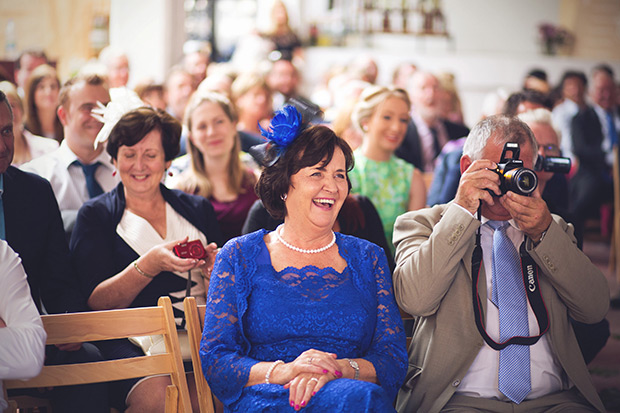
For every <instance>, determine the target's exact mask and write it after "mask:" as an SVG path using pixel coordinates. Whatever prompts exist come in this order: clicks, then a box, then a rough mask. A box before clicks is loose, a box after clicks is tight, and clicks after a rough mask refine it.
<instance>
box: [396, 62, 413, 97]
mask: <svg viewBox="0 0 620 413" xmlns="http://www.w3.org/2000/svg"><path fill="white" fill-rule="evenodd" d="M417 70H418V66H416V65H415V64H414V63H410V62H403V63H400V64H398V65H397V66H396V68H395V69H394V72H392V85H394V86H396V87H399V88H401V89H405V90H407V87H408V86H409V79H411V76H413V74H414V73H415V72H416V71H417Z"/></svg>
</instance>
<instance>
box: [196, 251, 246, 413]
mask: <svg viewBox="0 0 620 413" xmlns="http://www.w3.org/2000/svg"><path fill="white" fill-rule="evenodd" d="M240 268H243V256H242V254H241V252H240V243H239V242H237V241H231V242H229V243H227V244H226V245H225V246H224V247H223V248H222V250H221V251H220V252H219V253H218V255H217V259H216V261H215V266H214V268H213V273H212V275H211V282H210V285H209V294H208V299H207V309H206V314H205V326H204V331H203V334H202V341H201V342H200V358H201V362H202V370H203V372H204V375H205V377H206V379H207V381H208V382H209V386H210V387H211V390H212V391H213V393H214V394H215V396H216V397H217V398H218V399H220V400H221V401H222V402H223V403H224V404H225V405H229V404H230V403H232V402H234V401H236V400H237V399H238V398H239V397H240V396H241V392H242V390H243V387H244V386H245V384H246V383H247V381H248V378H249V375H250V369H251V368H252V366H253V365H254V364H256V363H257V362H258V361H257V360H254V359H251V358H249V357H246V356H245V355H246V354H247V353H248V349H249V343H248V342H247V340H246V338H245V336H244V335H243V329H242V326H241V323H240V320H239V311H238V308H237V303H238V301H237V297H238V294H239V289H238V288H237V287H238V286H237V285H236V284H235V282H236V281H235V279H236V278H237V279H238V278H239V274H235V272H236V271H238V270H239V269H240ZM241 277H243V276H241Z"/></svg>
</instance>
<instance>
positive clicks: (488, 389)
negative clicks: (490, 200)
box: [457, 217, 569, 401]
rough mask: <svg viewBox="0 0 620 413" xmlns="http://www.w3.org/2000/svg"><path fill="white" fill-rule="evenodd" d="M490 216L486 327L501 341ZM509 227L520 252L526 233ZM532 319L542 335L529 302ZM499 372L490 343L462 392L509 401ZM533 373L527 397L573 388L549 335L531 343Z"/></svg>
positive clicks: (485, 244)
mask: <svg viewBox="0 0 620 413" xmlns="http://www.w3.org/2000/svg"><path fill="white" fill-rule="evenodd" d="M487 221H488V219H487V218H485V217H482V227H481V228H480V230H481V246H482V251H483V265H484V269H485V271H484V273H485V275H486V283H487V311H486V314H485V320H486V321H485V325H486V330H487V333H488V335H489V337H491V338H492V339H493V340H495V341H497V342H499V341H500V340H499V311H498V309H497V307H496V306H495V304H493V302H492V301H491V297H492V293H493V285H492V278H493V277H492V270H491V269H492V268H493V266H492V255H493V254H492V251H493V232H494V230H493V228H491V227H490V226H489V225H485V223H486V222H487ZM509 222H510V226H509V227H508V229H507V231H506V232H507V234H508V237H509V238H510V239H511V241H512V243H513V244H514V246H515V248H516V249H517V251H519V247H520V246H521V243H522V242H523V239H524V235H523V233H522V232H521V231H520V230H519V229H518V228H517V227H516V224H515V223H514V221H513V220H510V221H509ZM528 322H529V328H530V335H531V336H534V335H537V334H539V329H538V322H537V321H536V316H535V314H534V311H533V310H532V307H531V306H530V305H529V302H528ZM498 371H499V351H496V350H494V349H492V348H491V347H490V346H489V345H488V344H486V343H485V344H484V346H483V347H482V348H481V349H480V352H479V353H478V356H476V359H475V360H474V362H473V363H472V365H471V366H470V367H469V370H468V372H467V374H466V375H465V377H463V380H461V384H460V386H459V388H458V392H457V393H458V394H461V395H464V396H470V397H483V398H486V399H498V400H502V401H508V398H507V397H506V396H504V394H502V393H501V392H500V391H499V390H498V388H497V387H498ZM530 372H531V380H532V381H531V384H532V391H531V392H530V393H529V394H528V396H527V397H526V399H536V398H539V397H541V396H544V395H546V394H550V393H554V392H557V391H560V390H565V389H568V388H569V384H568V383H566V382H565V380H564V377H565V375H564V374H563V370H562V367H561V366H560V363H559V362H558V361H557V360H556V358H555V356H554V354H553V349H552V348H551V343H550V342H549V338H548V337H547V335H546V334H545V335H543V336H542V337H541V338H540V340H538V342H536V344H534V345H532V346H530Z"/></svg>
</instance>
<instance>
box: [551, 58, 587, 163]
mask: <svg viewBox="0 0 620 413" xmlns="http://www.w3.org/2000/svg"><path fill="white" fill-rule="evenodd" d="M587 88H588V79H587V78H586V75H585V73H583V72H580V71H575V70H567V71H566V72H564V74H563V75H562V80H561V81H560V85H559V86H558V89H559V92H560V94H561V97H562V101H561V102H560V103H559V104H558V105H556V106H555V107H554V108H553V111H552V114H553V123H554V124H555V125H557V126H558V128H560V132H561V134H562V153H563V155H564V156H567V157H569V158H571V159H573V161H574V160H575V156H574V155H573V137H572V134H571V132H572V131H571V123H572V121H573V118H574V117H575V115H576V114H577V113H578V112H579V111H580V110H581V109H583V108H585V106H586V91H587Z"/></svg>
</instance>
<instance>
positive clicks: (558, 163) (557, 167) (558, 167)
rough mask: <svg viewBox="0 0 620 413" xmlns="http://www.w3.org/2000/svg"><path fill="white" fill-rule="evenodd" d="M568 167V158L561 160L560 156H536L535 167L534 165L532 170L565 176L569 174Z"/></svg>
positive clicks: (569, 165)
mask: <svg viewBox="0 0 620 413" xmlns="http://www.w3.org/2000/svg"><path fill="white" fill-rule="evenodd" d="M570 167H571V160H570V158H563V157H561V156H542V155H538V159H536V165H534V170H536V171H544V172H553V173H562V174H567V173H569V172H570Z"/></svg>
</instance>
